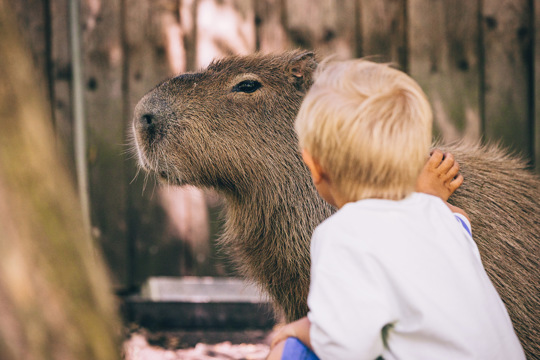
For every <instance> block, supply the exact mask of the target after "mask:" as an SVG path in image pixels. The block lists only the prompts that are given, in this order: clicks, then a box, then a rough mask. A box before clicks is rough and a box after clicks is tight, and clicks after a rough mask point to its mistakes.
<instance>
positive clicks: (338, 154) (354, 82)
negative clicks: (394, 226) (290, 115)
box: [296, 60, 432, 202]
mask: <svg viewBox="0 0 540 360" xmlns="http://www.w3.org/2000/svg"><path fill="white" fill-rule="evenodd" d="M431 126H432V113H431V107H430V105H429V103H428V100H427V98H426V96H425V94H424V92H423V91H422V89H421V88H420V86H419V85H418V84H417V83H416V82H415V81H414V80H413V79H411V78H410V77H409V76H407V75H406V74H405V73H403V72H401V71H398V70H395V69H392V68H391V67H389V66H388V65H383V64H376V63H372V62H369V61H365V60H351V61H344V62H332V63H328V64H326V65H324V66H323V68H322V69H320V70H319V72H318V74H317V77H316V80H315V83H314V84H313V86H312V87H311V89H310V90H309V92H308V94H307V95H306V97H305V99H304V101H303V103H302V106H301V107H300V112H299V114H298V117H297V119H296V131H297V133H298V136H299V140H300V147H301V148H302V149H305V150H307V152H309V154H310V155H311V156H312V158H313V159H314V160H315V161H316V162H317V163H318V164H319V165H320V167H321V168H322V169H323V171H324V173H325V175H326V176H327V177H328V178H329V180H330V183H331V186H332V188H333V190H334V191H337V192H338V193H339V195H340V197H341V198H343V199H345V200H346V202H350V201H356V200H360V199H365V198H383V199H393V200H398V199H402V198H404V197H406V196H407V195H409V194H410V193H411V192H413V191H414V187H415V183H416V179H417V177H418V175H419V173H420V171H421V169H422V167H423V165H424V164H425V161H426V159H427V157H428V155H429V146H430V143H431Z"/></svg>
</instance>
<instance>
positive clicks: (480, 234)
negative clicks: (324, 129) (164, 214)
mask: <svg viewBox="0 0 540 360" xmlns="http://www.w3.org/2000/svg"><path fill="white" fill-rule="evenodd" d="M316 67H317V63H316V61H315V59H314V56H313V54H312V53H309V52H302V51H292V52H286V53H282V54H273V55H259V54H256V55H250V56H243V57H239V56H232V57H228V58H225V59H222V60H218V61H215V62H214V63H212V64H211V65H210V66H208V68H207V69H204V70H202V71H200V72H196V73H187V74H184V75H181V76H178V77H175V78H172V79H170V80H168V81H165V82H163V83H162V84H160V85H158V86H157V87H156V88H155V89H153V90H152V91H150V92H149V93H148V94H147V95H145V96H144V97H143V99H141V101H140V102H139V104H138V105H137V107H136V109H135V117H134V122H133V130H134V138H135V143H136V148H137V152H138V155H139V162H140V164H141V166H142V167H143V168H145V169H146V170H148V171H151V172H155V173H156V174H157V175H158V176H159V177H161V178H162V179H163V180H165V181H167V182H168V183H169V184H172V185H186V184H189V185H194V186H198V187H201V188H212V189H215V190H217V191H218V192H220V193H221V194H222V195H223V196H224V198H225V199H226V222H225V229H224V233H223V235H222V237H221V240H222V243H223V245H224V246H225V247H226V248H227V249H229V250H230V252H231V253H232V254H233V257H234V258H235V260H236V261H237V263H238V265H239V266H240V269H241V271H242V273H243V274H244V275H246V276H247V277H248V278H250V279H252V280H254V281H255V282H257V283H258V284H260V285H261V287H262V288H263V289H264V290H265V291H266V292H268V294H269V295H270V296H271V298H272V300H273V301H274V303H275V307H276V309H277V310H278V311H281V312H282V313H283V314H284V315H285V318H286V319H287V320H294V319H297V318H299V317H301V316H303V315H305V314H306V312H307V305H306V298H307V293H308V289H309V264H310V260H309V240H310V236H311V233H312V231H313V229H314V228H315V226H316V225H317V224H319V223H320V222H321V221H322V220H324V219H325V218H326V217H328V216H329V215H331V214H332V213H333V212H334V211H335V209H333V208H332V207H331V206H330V205H328V204H327V203H325V202H324V201H323V200H322V199H321V198H320V197H319V196H318V194H317V192H316V190H315V188H314V187H313V185H312V182H311V178H310V175H309V172H308V170H307V168H306V167H305V166H304V164H303V163H302V160H301V156H300V153H299V151H298V144H297V138H296V135H295V132H294V119H295V117H296V114H297V112H298V109H299V107H300V103H301V101H302V99H303V97H304V95H305V93H306V91H307V90H308V89H309V87H310V86H311V84H312V81H313V77H312V76H313V72H314V70H315V68H316ZM437 146H438V147H440V148H442V149H444V150H445V151H449V152H451V153H453V154H454V155H455V157H456V159H457V160H458V162H459V163H460V165H461V173H462V174H463V176H464V178H465V183H464V185H463V186H462V187H461V188H460V189H458V191H456V193H455V194H454V195H453V196H452V197H451V199H450V200H451V202H453V203H454V204H455V205H457V206H459V207H462V208H463V209H465V210H466V211H467V212H468V213H469V216H470V218H471V220H472V228H473V235H474V237H475V240H476V242H477V243H478V247H479V249H480V252H481V255H482V259H483V262H484V266H485V268H486V270H487V272H488V274H489V276H490V277H491V279H492V281H493V283H494V284H495V286H496V288H497V289H498V291H499V293H500V295H501V297H502V299H503V301H504V302H505V304H506V305H507V308H508V310H509V313H510V316H511V318H512V321H513V324H514V327H515V329H516V332H517V334H518V336H519V338H520V340H521V342H522V344H523V346H524V348H525V351H526V352H527V354H528V357H529V358H535V357H537V356H540V326H539V324H538V312H539V303H540V295H539V294H540V291H539V284H538V283H539V276H538V275H539V270H538V254H539V251H538V237H539V228H540V216H539V210H540V198H539V196H538V194H539V189H540V178H539V177H538V176H537V175H535V174H534V173H532V172H530V171H528V170H527V169H526V165H525V163H524V161H522V160H521V159H519V158H517V157H513V156H510V155H508V154H506V153H505V152H504V151H502V150H500V149H499V148H497V147H495V146H488V147H486V146H480V145H471V144H454V145H442V144H438V145H437ZM390 250H391V249H389V251H390ZM351 286H354V284H351ZM366 311H369V309H366Z"/></svg>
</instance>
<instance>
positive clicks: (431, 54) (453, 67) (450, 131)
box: [408, 0, 481, 141]
mask: <svg viewBox="0 0 540 360" xmlns="http://www.w3.org/2000/svg"><path fill="white" fill-rule="evenodd" d="M408 14H409V20H408V22H409V27H408V31H409V44H410V50H409V56H410V57H409V69H410V74H411V75H412V76H413V78H415V79H416V80H417V81H418V82H419V83H420V85H421V86H422V87H423V88H424V90H425V91H426V93H427V94H428V97H429V98H430V101H431V103H432V106H433V110H434V117H435V126H434V130H435V136H436V137H442V138H444V139H445V140H447V141H453V140H457V139H460V138H462V137H466V138H470V139H478V138H479V136H480V123H481V121H480V113H479V88H480V80H479V79H480V78H479V61H478V59H479V55H478V46H477V43H478V36H479V35H478V21H477V14H478V3H477V2H476V1H470V0H455V1H452V2H448V1H429V0H409V4H408Z"/></svg>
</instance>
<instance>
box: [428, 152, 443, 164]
mask: <svg viewBox="0 0 540 360" xmlns="http://www.w3.org/2000/svg"><path fill="white" fill-rule="evenodd" d="M443 158H444V153H443V152H442V151H441V150H439V149H433V150H432V151H431V156H430V157H429V159H428V164H429V165H430V166H431V167H432V168H437V167H438V166H439V164H440V163H441V161H443Z"/></svg>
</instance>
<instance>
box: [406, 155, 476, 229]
mask: <svg viewBox="0 0 540 360" xmlns="http://www.w3.org/2000/svg"><path fill="white" fill-rule="evenodd" d="M461 184H463V176H462V175H461V174H460V173H459V164H458V162H457V161H455V159H454V156H453V155H452V154H450V153H447V154H444V153H443V152H442V151H441V150H439V149H435V150H433V152H432V154H431V156H430V158H429V159H428V161H427V162H426V165H425V166H424V168H423V169H422V172H421V173H420V176H419V177H418V180H417V182H416V191H418V192H423V193H426V194H430V195H434V196H437V197H439V198H441V199H442V200H443V201H444V202H445V203H446V205H447V206H448V207H449V208H450V210H451V211H452V212H455V213H458V214H461V215H463V216H465V217H466V218H467V219H469V216H468V215H467V213H466V212H465V211H464V210H463V209H460V208H458V207H457V206H454V205H451V204H449V203H448V202H447V200H448V198H449V197H450V195H452V194H453V193H454V191H456V189H457V188H459V187H460V186H461Z"/></svg>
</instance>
